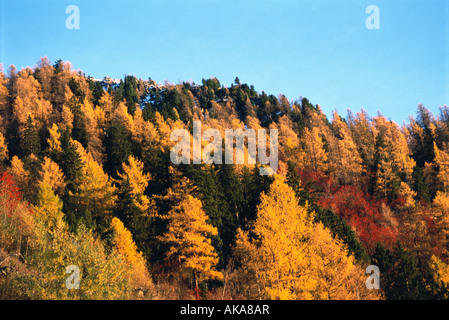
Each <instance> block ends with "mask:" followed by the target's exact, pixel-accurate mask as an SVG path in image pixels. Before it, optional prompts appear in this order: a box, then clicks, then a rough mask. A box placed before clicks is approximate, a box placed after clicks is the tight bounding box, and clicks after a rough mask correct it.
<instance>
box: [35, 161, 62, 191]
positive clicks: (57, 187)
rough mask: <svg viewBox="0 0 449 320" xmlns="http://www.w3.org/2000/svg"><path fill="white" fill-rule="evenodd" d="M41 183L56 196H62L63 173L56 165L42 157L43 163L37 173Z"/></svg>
mask: <svg viewBox="0 0 449 320" xmlns="http://www.w3.org/2000/svg"><path fill="white" fill-rule="evenodd" d="M39 176H40V181H41V183H43V182H45V183H46V184H47V185H48V186H49V187H50V188H51V189H52V190H53V191H54V192H55V193H56V194H58V195H62V194H63V193H64V189H65V186H66V183H65V180H64V173H63V172H62V170H61V168H59V166H58V164H57V163H56V162H54V161H53V160H51V159H50V158H47V157H44V163H43V164H42V168H41V170H40V171H39Z"/></svg>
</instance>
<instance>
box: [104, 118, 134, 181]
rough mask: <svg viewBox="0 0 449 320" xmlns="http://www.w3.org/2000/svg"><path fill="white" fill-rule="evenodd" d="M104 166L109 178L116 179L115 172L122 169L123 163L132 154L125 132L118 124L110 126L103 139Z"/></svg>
mask: <svg viewBox="0 0 449 320" xmlns="http://www.w3.org/2000/svg"><path fill="white" fill-rule="evenodd" d="M104 145H105V146H106V155H107V159H106V164H105V170H106V172H107V173H108V174H109V176H111V177H113V178H117V172H120V171H121V169H122V164H123V162H125V161H127V160H128V157H129V156H130V155H131V154H132V149H133V146H132V143H131V139H130V137H129V133H128V132H127V130H126V129H125V128H124V127H123V126H122V125H121V124H119V123H114V124H112V125H111V126H110V127H109V129H108V131H107V133H106V137H105V141H104Z"/></svg>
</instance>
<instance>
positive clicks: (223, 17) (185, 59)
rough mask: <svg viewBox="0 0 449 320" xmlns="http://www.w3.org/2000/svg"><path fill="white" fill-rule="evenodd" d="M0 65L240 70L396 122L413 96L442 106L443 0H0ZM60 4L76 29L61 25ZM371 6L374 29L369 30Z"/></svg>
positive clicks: (262, 86)
mask: <svg viewBox="0 0 449 320" xmlns="http://www.w3.org/2000/svg"><path fill="white" fill-rule="evenodd" d="M0 3H1V6H0V9H1V14H0V19H1V20H0V28H1V30H0V63H3V65H4V69H5V70H6V69H7V67H8V66H9V65H10V64H14V65H15V66H16V67H17V68H18V69H20V68H21V67H26V66H31V67H33V66H34V65H35V63H36V62H37V61H38V59H39V58H40V57H42V56H48V57H49V58H50V60H52V61H55V60H57V59H63V60H68V61H70V62H71V63H72V64H73V65H74V67H75V69H80V70H82V71H84V72H85V73H86V74H88V75H91V76H93V77H97V78H102V77H104V76H110V77H113V78H122V77H123V76H124V75H125V74H133V75H135V76H137V77H140V78H143V79H148V77H151V78H152V79H153V80H156V81H157V82H163V81H164V80H168V81H170V82H174V83H178V82H179V81H187V80H192V81H194V82H196V83H200V82H201V79H202V78H209V77H212V76H215V77H217V78H218V79H219V80H220V81H221V83H222V84H225V85H228V86H230V84H231V83H232V82H233V81H234V79H235V77H236V76H238V77H239V78H240V80H241V81H242V82H245V83H248V84H253V85H254V86H255V88H256V90H257V91H259V92H261V91H262V90H264V91H265V92H267V93H269V94H275V95H278V94H279V93H283V94H285V95H286V96H287V98H288V99H290V100H295V99H298V98H299V97H300V96H304V97H307V98H308V99H309V100H310V101H311V102H312V103H314V104H320V105H321V107H322V109H323V110H324V111H325V113H326V114H328V115H330V114H331V111H332V110H334V109H336V110H337V111H338V112H339V113H340V114H341V115H343V116H345V115H346V110H347V109H348V108H349V109H351V110H352V111H353V112H358V111H359V110H360V108H364V109H366V110H367V111H368V113H369V114H371V115H375V114H376V113H377V112H378V111H380V112H381V113H382V114H383V115H385V116H386V117H388V118H391V119H392V120H394V121H396V122H398V123H399V124H401V123H402V121H403V120H407V119H408V116H409V115H415V114H416V109H417V105H418V103H422V104H424V105H425V106H426V107H427V108H429V109H430V110H431V111H433V112H434V113H435V114H437V113H438V108H439V106H442V105H445V104H446V105H449V1H447V0H426V1H424V0H419V1H418V0H369V1H366V0H240V1H235V0H226V1H223V0H182V1H181V0H172V1H153V0H141V1H137V0H134V1H133V0H131V1H114V0H109V1H93V0H88V1H76V0H71V1H64V0H54V1H46V0H42V1H32V0H28V1H22V0H15V1H7V0H0ZM68 5H77V6H78V7H79V9H80V29H79V30H69V29H67V28H66V23H65V22H66V18H67V17H68V16H69V15H68V14H66V12H65V10H66V7H67V6H68ZM368 5H376V6H378V7H379V10H380V29H379V30H368V29H367V28H366V27H365V20H366V19H367V18H368V16H369V15H368V14H366V13H365V9H366V7H367V6H368Z"/></svg>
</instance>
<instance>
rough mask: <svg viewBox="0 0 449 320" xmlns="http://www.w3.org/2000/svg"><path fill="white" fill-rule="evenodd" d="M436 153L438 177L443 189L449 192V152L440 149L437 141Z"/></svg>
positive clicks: (434, 147) (434, 144) (434, 146)
mask: <svg viewBox="0 0 449 320" xmlns="http://www.w3.org/2000/svg"><path fill="white" fill-rule="evenodd" d="M433 149H434V154H435V165H436V166H437V168H438V175H437V178H438V180H439V182H440V184H441V188H442V191H444V192H446V193H449V153H448V152H444V151H443V150H440V149H439V148H438V147H437V145H436V143H435V142H434V143H433Z"/></svg>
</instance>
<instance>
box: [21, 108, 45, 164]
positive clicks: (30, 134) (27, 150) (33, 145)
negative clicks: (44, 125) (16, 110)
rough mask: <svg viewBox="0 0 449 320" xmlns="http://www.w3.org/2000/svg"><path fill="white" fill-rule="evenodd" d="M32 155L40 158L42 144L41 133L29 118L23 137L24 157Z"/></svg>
mask: <svg viewBox="0 0 449 320" xmlns="http://www.w3.org/2000/svg"><path fill="white" fill-rule="evenodd" d="M31 154H34V155H35V156H37V157H39V156H40V154H41V144H40V138H39V133H38V131H37V128H36V126H35V125H34V123H33V119H32V118H31V116H28V118H27V122H26V124H25V128H24V131H23V137H22V157H24V158H25V157H27V156H29V155H31Z"/></svg>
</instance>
